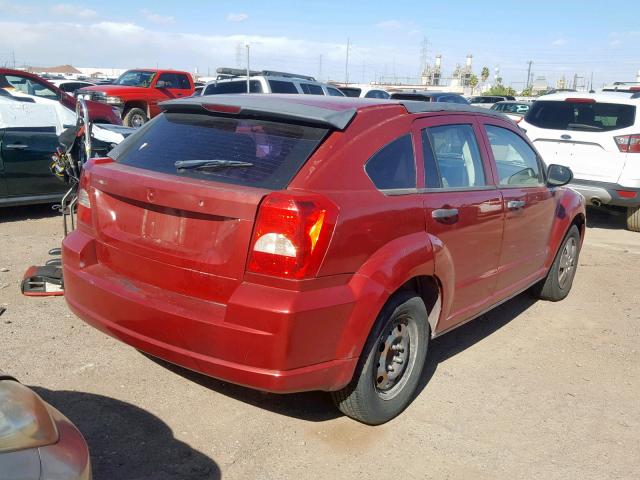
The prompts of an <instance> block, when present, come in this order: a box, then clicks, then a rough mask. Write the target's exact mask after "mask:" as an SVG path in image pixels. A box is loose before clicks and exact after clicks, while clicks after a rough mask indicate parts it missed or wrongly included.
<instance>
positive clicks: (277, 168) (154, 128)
mask: <svg viewBox="0 0 640 480" xmlns="http://www.w3.org/2000/svg"><path fill="white" fill-rule="evenodd" d="M326 134H327V130H326V129H323V128H316V127H309V126H303V125H294V124H288V123H277V122H269V121H262V120H255V119H240V118H227V117H214V116H211V115H203V114H185V113H165V114H162V115H160V116H158V117H156V118H155V119H154V120H153V121H151V122H149V123H147V124H146V125H145V126H144V127H142V128H141V129H140V130H138V131H137V132H136V133H134V134H133V135H131V136H130V137H129V138H127V139H126V140H125V141H124V142H122V143H121V144H120V145H118V146H117V147H116V148H115V149H114V150H112V151H111V153H110V154H109V156H110V157H112V158H113V159H114V160H116V161H117V162H120V163H123V164H125V165H131V166H133V167H138V168H144V169H147V170H153V171H155V172H162V173H168V174H171V175H177V176H181V177H189V178H197V179H203V180H212V181H216V182H224V183H232V184H235V185H246V186H251V187H259V188H266V189H270V190H279V189H282V188H285V187H286V186H287V185H288V184H289V182H290V181H291V179H292V178H293V177H294V175H295V174H296V173H297V172H298V170H299V169H300V167H302V165H303V164H304V163H305V162H306V160H307V159H308V158H309V156H310V155H311V154H312V153H313V151H314V150H315V149H316V147H317V146H318V145H319V144H320V142H321V141H322V139H323V138H324V137H325V136H326ZM180 160H182V161H184V160H203V161H214V162H213V163H216V162H217V163H218V164H220V163H221V162H220V161H223V162H224V161H231V162H236V165H234V166H220V165H213V167H206V166H201V167H200V168H190V169H183V170H180V171H178V168H177V167H176V166H175V162H176V161H180ZM237 162H246V164H245V165H238V164H237ZM195 163H197V164H200V163H205V162H195Z"/></svg>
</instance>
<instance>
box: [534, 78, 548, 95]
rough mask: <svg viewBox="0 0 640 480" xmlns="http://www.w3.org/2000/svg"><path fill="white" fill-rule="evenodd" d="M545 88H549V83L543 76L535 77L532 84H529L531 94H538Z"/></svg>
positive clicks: (544, 90) (545, 89)
mask: <svg viewBox="0 0 640 480" xmlns="http://www.w3.org/2000/svg"><path fill="white" fill-rule="evenodd" d="M547 90H549V84H548V83H547V79H546V78H545V77H537V78H536V79H535V80H534V81H533V85H532V86H531V93H532V94H533V95H538V94H540V93H541V92H546V91H547Z"/></svg>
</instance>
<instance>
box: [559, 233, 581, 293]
mask: <svg viewBox="0 0 640 480" xmlns="http://www.w3.org/2000/svg"><path fill="white" fill-rule="evenodd" d="M577 253H578V243H577V242H576V239H575V238H574V237H570V238H569V239H568V241H567V243H566V244H565V246H564V248H563V249H562V253H561V254H560V264H559V268H558V285H560V288H564V287H565V285H566V284H567V282H568V281H569V280H570V279H571V277H572V275H573V270H574V269H575V268H576V257H577Z"/></svg>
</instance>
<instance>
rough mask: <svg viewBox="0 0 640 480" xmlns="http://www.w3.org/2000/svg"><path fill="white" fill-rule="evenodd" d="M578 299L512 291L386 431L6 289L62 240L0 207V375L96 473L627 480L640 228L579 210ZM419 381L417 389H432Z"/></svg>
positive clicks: (43, 221)
mask: <svg viewBox="0 0 640 480" xmlns="http://www.w3.org/2000/svg"><path fill="white" fill-rule="evenodd" d="M589 223H590V227H589V228H588V229H587V238H586V241H585V245H584V248H583V251H582V254H581V257H580V266H579V269H578V273H577V277H576V280H575V283H574V287H573V292H572V293H571V295H570V296H569V297H568V298H567V299H566V300H565V301H563V302H559V303H547V302H535V301H533V300H532V299H531V298H529V297H528V296H527V295H526V294H525V295H520V296H518V297H516V298H515V299H513V300H511V301H509V302H507V303H506V304H504V305H502V306H501V307H499V308H498V309H496V310H494V311H492V312H490V313H489V314H487V315H484V316H483V317H481V318H479V319H477V320H475V321H474V322H471V323H469V324H467V325H465V326H463V327H461V328H459V329H458V330H456V331H454V332H453V333H451V334H448V335H446V336H444V337H442V338H440V339H438V340H436V341H434V342H433V343H432V346H431V351H430V356H429V362H428V366H427V368H426V371H425V374H424V382H423V386H422V388H421V393H420V395H419V396H418V398H417V399H416V400H415V401H414V402H413V404H412V405H411V406H410V407H409V408H408V409H407V411H406V412H405V413H404V414H403V415H401V416H400V417H399V418H397V419H395V420H393V421H392V422H390V423H388V424H386V425H383V426H381V427H367V426H363V425H361V424H358V423H356V422H354V421H352V420H350V419H348V418H346V417H343V416H341V415H339V413H338V412H336V411H335V410H334V409H333V407H332V405H331V403H330V401H329V399H328V398H327V396H326V395H324V394H321V393H308V394H297V395H287V396H278V395H271V394H265V393H260V392H255V391H252V390H249V389H245V388H242V387H237V386H234V385H230V384H226V383H223V382H220V381H216V380H213V379H209V378H206V377H203V376H200V375H197V374H194V373H191V372H188V371H185V370H182V369H180V368H178V367H174V366H171V365H166V364H164V363H161V362H158V361H156V360H152V359H150V358H147V357H146V356H144V355H142V354H141V353H139V352H137V351H136V350H134V349H132V348H130V347H128V346H126V345H124V344H122V343H119V342H117V341H116V340H113V339H111V338H110V337H107V336H106V335H104V334H102V333H100V332H98V331H97V330H94V329H93V328H91V327H89V326H87V325H85V324H84V323H83V322H81V321H80V320H79V319H77V318H76V317H75V316H74V315H72V314H71V313H70V312H69V310H68V309H67V307H66V305H65V303H64V299H62V298H27V297H23V296H21V295H20V291H19V288H18V282H19V280H20V278H21V277H22V274H23V272H24V270H25V268H26V267H27V266H28V265H32V264H39V263H42V262H43V261H44V260H45V259H46V252H47V250H48V249H49V248H51V247H54V246H57V245H59V242H60V239H61V230H62V229H61V219H60V218H59V217H58V216H56V215H55V214H52V213H50V212H49V210H48V207H30V208H19V209H4V210H0V242H1V245H2V249H1V251H0V270H5V269H8V271H0V304H7V310H6V312H5V313H4V314H3V315H2V316H0V367H1V368H3V369H5V370H6V371H7V372H9V373H11V374H13V375H15V376H16V377H18V378H19V379H20V380H22V381H23V382H24V383H26V384H27V385H30V386H32V387H33V388H34V389H35V390H36V391H37V392H38V393H39V394H40V395H41V396H42V397H43V398H44V399H45V400H47V401H48V402H50V403H51V404H53V405H54V406H55V407H57V408H58V409H59V410H61V411H62V412H63V413H65V414H66V415H67V416H68V417H69V418H70V419H71V420H72V421H73V422H75V424H76V425H77V426H78V427H79V428H80V430H81V431H82V432H83V433H84V435H85V437H86V439H87V441H88V443H89V446H90V449H91V454H92V461H93V468H94V478H95V479H96V480H107V479H109V480H112V479H124V480H129V479H153V480H163V479H201V478H202V479H205V478H206V479H216V478H225V479H290V478H291V479H299V478H309V479H320V478H331V479H340V478H369V479H377V478H384V479H386V478H392V477H396V478H398V477H399V478H420V479H423V478H427V479H431V478H433V479H484V478H487V479H502V478H505V479H507V478H508V479H521V478H522V479H524V478H527V479H533V478H535V479H539V478H544V479H563V480H564V479H584V480H587V479H598V480H602V479H632V478H640V401H639V396H640V395H639V394H640V387H639V384H638V381H639V380H640V353H639V350H640V348H639V343H640V342H639V340H640V338H639V337H640V335H639V328H638V324H639V321H640V308H639V307H640V295H638V286H639V284H640V281H639V279H640V234H637V233H636V234H634V233H631V232H628V231H625V230H624V228H623V227H624V225H623V223H624V219H623V218H622V217H621V216H609V215H604V214H602V213H600V212H589ZM427 382H428V383H427Z"/></svg>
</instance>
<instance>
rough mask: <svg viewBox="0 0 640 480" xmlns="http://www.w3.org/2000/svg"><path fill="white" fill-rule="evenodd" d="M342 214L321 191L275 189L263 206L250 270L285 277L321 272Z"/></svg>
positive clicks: (254, 236)
mask: <svg viewBox="0 0 640 480" xmlns="http://www.w3.org/2000/svg"><path fill="white" fill-rule="evenodd" d="M337 218H338V208H337V207H336V206H335V205H334V204H333V203H331V202H329V201H328V200H327V199H326V198H324V197H322V196H320V195H304V196H298V195H289V194H284V193H272V194H270V195H268V196H267V198H265V199H264V201H263V202H262V205H261V206H260V210H259V212H258V218H257V220H256V226H255V229H254V232H253V239H252V241H251V252H250V257H249V264H248V270H249V271H250V272H254V273H262V274H266V275H275V276H278V277H285V278H295V279H302V278H310V277H314V276H315V275H316V274H317V273H318V269H319V268H320V264H321V263H322V260H323V258H324V255H325V253H326V251H327V247H328V246H329V241H330V240H331V235H332V234H333V230H334V228H335V224H336V220H337Z"/></svg>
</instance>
